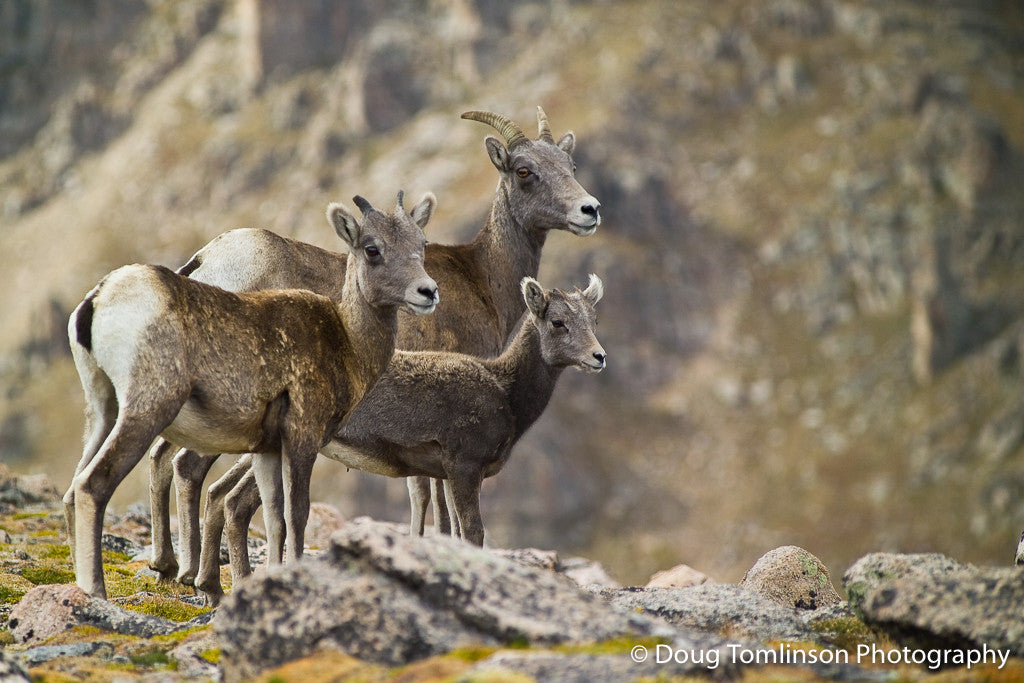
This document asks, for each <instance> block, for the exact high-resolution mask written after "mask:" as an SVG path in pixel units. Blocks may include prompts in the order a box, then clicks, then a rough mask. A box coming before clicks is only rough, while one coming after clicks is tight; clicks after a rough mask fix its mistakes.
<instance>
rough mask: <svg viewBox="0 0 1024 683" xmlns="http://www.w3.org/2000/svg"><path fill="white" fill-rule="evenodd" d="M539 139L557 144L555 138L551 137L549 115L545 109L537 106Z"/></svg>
mask: <svg viewBox="0 0 1024 683" xmlns="http://www.w3.org/2000/svg"><path fill="white" fill-rule="evenodd" d="M537 133H538V134H537V139H538V140H543V141H544V142H550V143H551V144H555V138H553V137H552V136H551V124H550V123H548V115H547V114H545V113H544V109H543V108H541V106H540V105H539V104H538V105H537Z"/></svg>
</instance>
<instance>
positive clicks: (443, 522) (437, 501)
mask: <svg viewBox="0 0 1024 683" xmlns="http://www.w3.org/2000/svg"><path fill="white" fill-rule="evenodd" d="M442 481H443V480H441V479H431V480H430V488H431V491H432V494H433V500H434V526H435V527H436V528H437V533H438V535H440V536H448V535H451V536H458V535H459V534H458V532H457V530H456V529H455V521H456V518H455V510H454V509H453V508H451V507H450V506H449V505H448V504H447V501H446V500H445V498H444V495H442V490H441V488H442Z"/></svg>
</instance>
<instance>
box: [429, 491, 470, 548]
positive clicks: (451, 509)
mask: <svg viewBox="0 0 1024 683" xmlns="http://www.w3.org/2000/svg"><path fill="white" fill-rule="evenodd" d="M434 483H435V484H440V486H439V487H438V488H439V489H440V490H439V491H435V492H434V495H435V496H439V497H440V496H444V499H445V502H446V503H447V505H448V514H449V517H450V518H451V523H452V536H454V537H455V538H463V539H464V538H465V537H464V536H463V535H462V525H461V524H459V516H458V515H456V514H455V494H454V492H453V491H452V480H451V479H435V480H434Z"/></svg>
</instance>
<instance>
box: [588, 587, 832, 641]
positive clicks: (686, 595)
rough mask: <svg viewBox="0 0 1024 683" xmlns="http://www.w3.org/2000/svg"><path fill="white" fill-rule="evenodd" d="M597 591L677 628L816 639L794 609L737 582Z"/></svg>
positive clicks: (760, 638)
mask: <svg viewBox="0 0 1024 683" xmlns="http://www.w3.org/2000/svg"><path fill="white" fill-rule="evenodd" d="M599 595H600V596H601V597H602V598H603V599H605V600H607V601H608V602H609V603H610V604H612V605H615V606H617V607H620V608H625V609H628V610H631V611H636V612H643V613H645V614H651V615H653V616H657V617H660V618H662V619H664V620H665V621H667V622H668V623H670V624H672V625H673V626H676V627H680V628H685V629H690V630H697V631H704V632H710V633H718V634H728V635H729V636H732V637H737V638H750V639H752V640H757V641H765V640H806V641H816V640H819V638H818V635H817V634H816V633H815V632H814V631H813V630H812V629H811V628H809V627H808V626H807V625H805V623H804V621H803V619H801V617H800V615H799V614H798V613H797V611H796V609H793V608H786V607H783V606H782V605H779V604H777V603H775V602H772V601H771V600H768V599H767V598H765V597H763V596H761V595H758V594H757V593H755V592H754V591H752V590H749V589H747V588H744V587H743V586H737V585H735V584H703V585H700V586H694V587H692V588H622V589H618V590H614V589H612V590H602V591H600V593H599Z"/></svg>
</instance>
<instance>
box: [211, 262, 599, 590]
mask: <svg viewBox="0 0 1024 683" xmlns="http://www.w3.org/2000/svg"><path fill="white" fill-rule="evenodd" d="M521 291H522V296H523V299H524V300H525V302H526V306H527V309H528V310H527V312H526V313H525V314H524V315H523V321H522V323H521V325H520V327H519V331H518V332H517V334H516V336H515V337H514V338H513V340H512V341H511V342H510V343H509V345H508V347H507V348H506V349H505V350H504V351H503V352H502V353H501V355H500V356H498V357H497V358H491V359H481V358H477V357H474V356H469V355H465V354H460V353H452V352H446V351H419V352H410V351H396V352H395V355H394V357H393V358H392V360H391V362H390V363H389V364H388V368H387V370H386V371H385V372H384V374H383V375H381V377H380V380H379V381H378V382H377V384H376V385H375V386H374V388H373V391H371V392H369V393H367V395H366V396H365V397H364V398H363V400H362V401H361V402H360V403H359V405H357V406H356V407H355V408H354V409H353V411H352V416H351V419H350V420H349V422H348V423H346V424H345V425H343V426H342V427H341V428H339V430H338V431H337V432H336V433H335V435H334V437H333V438H332V439H331V440H330V441H329V442H328V443H327V444H326V445H325V446H324V447H323V448H322V449H321V450H320V452H321V453H322V454H323V455H325V456H327V457H329V458H332V459H334V460H337V461H339V462H341V463H343V464H344V465H347V466H348V467H354V468H357V469H361V470H364V471H367V472H373V473H375V474H382V475H385V476H389V477H409V476H424V477H432V478H435V479H444V480H445V487H444V488H445V492H446V494H449V495H450V501H451V502H452V503H453V508H454V513H455V515H456V516H457V518H458V522H459V526H460V528H461V529H462V535H463V537H464V538H465V539H466V540H468V541H470V542H472V543H475V544H476V545H483V540H484V527H483V521H482V520H481V517H480V485H481V483H482V482H483V480H484V479H485V478H486V477H491V476H494V475H495V474H497V473H498V472H499V471H500V470H501V469H502V467H504V465H505V463H506V462H508V458H509V455H510V454H511V452H512V447H513V446H514V445H515V444H516V442H517V441H518V440H519V438H520V437H522V435H523V434H524V433H525V432H526V430H527V429H529V427H530V426H531V425H532V424H533V423H534V422H535V421H536V420H537V418H539V417H540V415H541V414H542V413H543V412H544V409H545V408H546V407H547V404H548V401H549V400H550V399H551V395H552V393H553V392H554V389H555V384H556V382H557V381H558V378H559V376H560V375H561V373H562V370H564V369H565V368H567V367H576V368H578V369H582V370H585V371H588V372H600V371H601V370H602V369H603V368H604V367H605V359H606V354H605V351H604V349H603V348H602V347H601V345H600V343H599V342H598V341H597V338H596V337H595V335H594V328H595V326H596V324H597V316H596V313H595V311H594V306H595V305H596V304H597V302H598V301H599V300H600V299H601V296H602V294H603V285H602V284H601V280H600V279H599V278H598V277H597V276H596V275H591V276H590V282H589V285H588V286H587V289H586V290H584V291H580V290H579V289H576V290H575V291H573V292H571V293H566V292H562V291H560V290H557V289H556V290H551V291H545V290H544V289H543V288H542V287H541V286H540V284H539V283H538V282H537V281H536V280H534V279H533V278H529V277H527V278H523V281H522V289H521ZM421 406H430V409H429V410H422V409H418V408H419V407H421ZM241 474H242V476H241V479H240V481H239V484H238V485H237V486H236V487H235V490H239V489H246V490H248V491H250V492H252V491H253V490H254V486H253V473H252V471H249V472H247V473H246V472H242V473H241ZM225 476H226V477H227V476H228V475H225ZM251 502H252V501H251V500H250V501H249V503H250V504H249V505H248V510H249V514H250V516H251V512H253V511H255V507H253V506H251ZM228 513H229V515H230V513H231V511H230V508H229V510H228ZM236 525H240V526H236ZM247 526H248V518H247V517H244V516H242V517H236V518H235V519H234V520H233V521H229V523H228V536H229V538H231V537H232V535H233V534H234V533H236V532H241V534H242V538H243V540H244V533H245V529H246V528H247ZM202 552H203V563H204V567H205V566H209V567H216V561H217V560H216V556H217V555H218V554H219V552H220V551H219V547H217V546H209V545H204V546H203V551H202ZM237 557H238V559H241V558H242V557H243V555H241V554H240V555H237ZM231 561H232V563H233V565H234V563H235V561H236V554H235V553H234V552H232V557H231ZM247 568H248V560H247V559H246V560H245V569H247ZM232 573H233V574H238V573H243V574H244V570H242V571H241V572H236V567H234V566H232Z"/></svg>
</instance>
